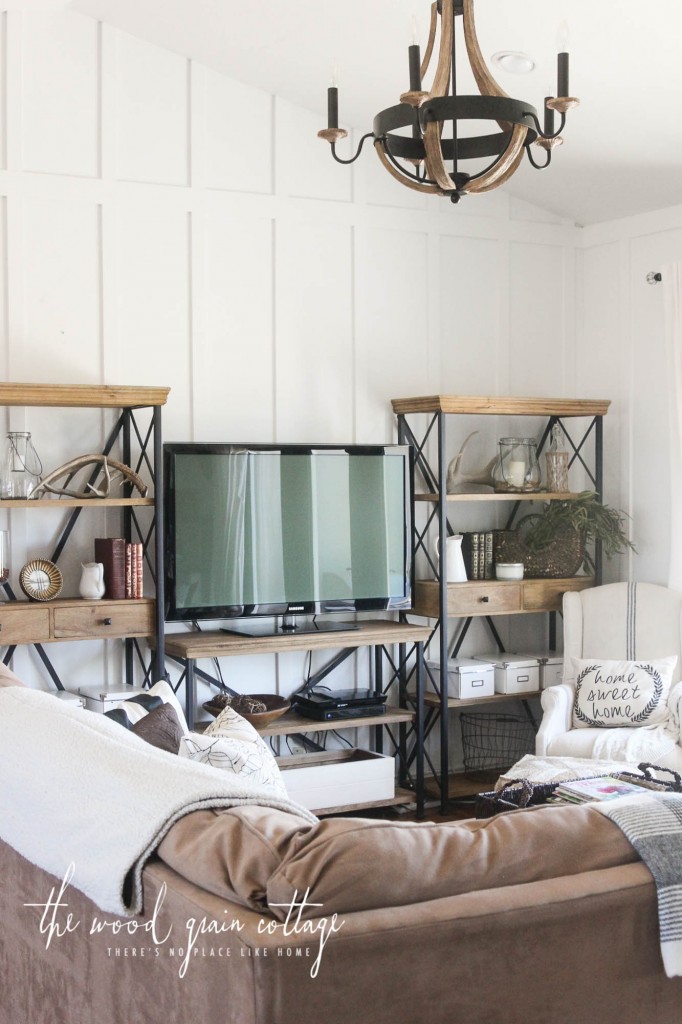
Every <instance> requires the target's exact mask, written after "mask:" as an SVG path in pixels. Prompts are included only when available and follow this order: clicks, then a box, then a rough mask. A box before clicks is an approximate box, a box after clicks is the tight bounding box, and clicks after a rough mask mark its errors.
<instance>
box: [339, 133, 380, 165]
mask: <svg viewBox="0 0 682 1024" xmlns="http://www.w3.org/2000/svg"><path fill="white" fill-rule="evenodd" d="M373 138H374V132H367V134H366V135H363V136H362V138H361V139H360V142H359V143H358V148H357V150H356V152H355V156H352V157H351V158H350V160H344V159H343V158H342V157H340V156H337V155H336V143H334V142H332V144H331V146H332V156H333V157H334V159H335V160H336V162H337V164H354V163H355V161H356V160H357V158H358V157H359V156H360V154H361V153H362V147H363V146H364V144H365V141H366V140H367V139H373Z"/></svg>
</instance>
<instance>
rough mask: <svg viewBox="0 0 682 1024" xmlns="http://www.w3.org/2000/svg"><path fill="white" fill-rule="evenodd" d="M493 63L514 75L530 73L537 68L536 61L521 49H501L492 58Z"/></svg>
mask: <svg viewBox="0 0 682 1024" xmlns="http://www.w3.org/2000/svg"><path fill="white" fill-rule="evenodd" d="M490 59H491V60H492V62H493V64H497V66H498V68H502V70H503V71H510V72H511V73H512V74H513V75H528V74H530V72H531V71H534V70H535V61H534V60H533V58H532V57H529V55H528V54H527V53H521V52H520V51H519V50H500V51H499V52H498V53H494V54H493V55H492V57H491V58H490Z"/></svg>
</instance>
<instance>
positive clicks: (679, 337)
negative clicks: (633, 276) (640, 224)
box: [661, 263, 682, 590]
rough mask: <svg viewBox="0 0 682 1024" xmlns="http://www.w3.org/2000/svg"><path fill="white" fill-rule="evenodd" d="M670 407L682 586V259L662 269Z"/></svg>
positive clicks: (673, 580)
mask: <svg viewBox="0 0 682 1024" xmlns="http://www.w3.org/2000/svg"><path fill="white" fill-rule="evenodd" d="M661 273H662V277H663V291H664V301H665V340H666V354H667V365H668V368H669V370H670V372H669V374H668V380H669V381H670V384H669V408H670V498H671V510H670V513H671V514H670V572H669V575H668V586H669V587H672V588H673V589H674V590H682V263H670V264H668V266H666V267H663V268H662V270H661Z"/></svg>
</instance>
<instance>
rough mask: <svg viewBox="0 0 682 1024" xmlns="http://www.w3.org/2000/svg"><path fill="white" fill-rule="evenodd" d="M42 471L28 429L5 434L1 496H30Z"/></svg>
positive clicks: (0, 486)
mask: <svg viewBox="0 0 682 1024" xmlns="http://www.w3.org/2000/svg"><path fill="white" fill-rule="evenodd" d="M42 471H43V466H42V463H41V461H40V459H39V457H38V453H37V452H36V450H35V448H34V447H33V441H32V440H31V434H30V432H29V431H28V430H12V431H10V432H9V434H8V435H7V449H6V452H5V463H4V467H3V472H2V482H1V485H0V493H1V494H2V497H3V498H30V496H31V493H32V491H33V490H34V488H35V487H36V486H37V484H38V482H39V481H40V474H41V473H42Z"/></svg>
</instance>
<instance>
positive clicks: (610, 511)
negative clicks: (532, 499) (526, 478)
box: [495, 491, 636, 577]
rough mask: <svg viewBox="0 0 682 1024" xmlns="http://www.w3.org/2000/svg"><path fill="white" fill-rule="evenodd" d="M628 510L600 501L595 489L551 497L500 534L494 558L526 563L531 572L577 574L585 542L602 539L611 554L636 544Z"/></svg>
mask: <svg viewBox="0 0 682 1024" xmlns="http://www.w3.org/2000/svg"><path fill="white" fill-rule="evenodd" d="M626 519H627V516H626V514H625V513H624V512H621V511H618V510H617V509H614V508H610V507H609V506H608V505H602V503H601V502H600V501H599V500H598V498H597V495H596V494H595V492H594V491H582V492H581V493H580V494H579V495H578V496H577V497H576V498H573V499H572V500H570V501H548V502H546V503H545V506H544V508H543V510H542V512H530V513H529V514H528V515H525V516H523V517H522V518H521V519H520V520H519V522H518V523H517V525H516V528H515V529H514V530H498V531H497V533H496V547H495V561H498V562H517V561H518V562H523V565H524V572H525V575H526V576H530V577H562V576H574V575H575V574H576V573H577V572H578V571H579V569H580V568H581V566H583V567H584V568H585V570H586V571H589V569H590V563H589V561H587V560H586V555H585V545H586V544H587V543H589V542H591V541H595V540H596V541H601V543H602V545H603V552H604V554H605V556H606V557H607V558H613V556H614V555H620V554H623V553H624V552H625V551H627V550H628V549H630V550H632V551H635V550H636V548H635V546H634V544H633V543H632V541H631V540H630V539H629V537H628V535H627V533H626V530H625V521H626Z"/></svg>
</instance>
